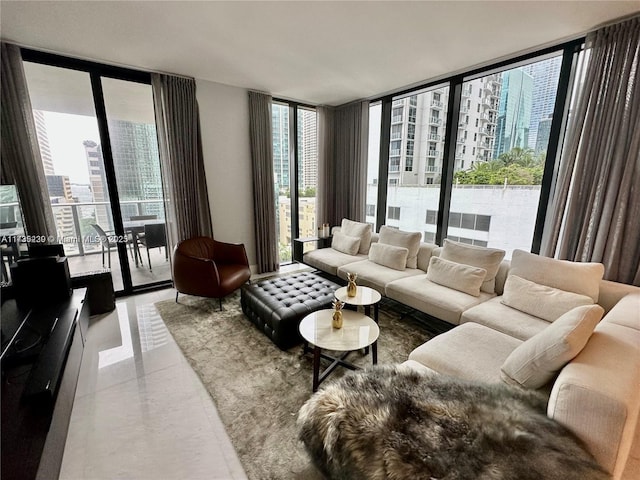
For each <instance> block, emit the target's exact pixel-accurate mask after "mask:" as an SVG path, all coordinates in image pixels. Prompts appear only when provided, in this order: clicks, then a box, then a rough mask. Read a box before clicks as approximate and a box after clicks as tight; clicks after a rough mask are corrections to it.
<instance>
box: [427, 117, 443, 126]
mask: <svg viewBox="0 0 640 480" xmlns="http://www.w3.org/2000/svg"><path fill="white" fill-rule="evenodd" d="M429 123H433V124H435V125H440V124H441V123H442V119H440V118H438V117H431V118H430V119H429Z"/></svg>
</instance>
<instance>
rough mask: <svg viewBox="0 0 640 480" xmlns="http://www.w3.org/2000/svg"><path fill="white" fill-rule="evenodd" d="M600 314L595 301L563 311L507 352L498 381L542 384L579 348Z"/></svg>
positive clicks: (532, 384)
mask: <svg viewBox="0 0 640 480" xmlns="http://www.w3.org/2000/svg"><path fill="white" fill-rule="evenodd" d="M603 314H604V309H603V308H602V307H601V306H600V305H597V304H596V305H583V306H581V307H576V308H574V309H573V310H571V311H569V312H567V313H565V314H564V315H562V316H561V317H560V318H559V319H557V320H556V321H555V322H553V323H552V324H551V325H549V326H548V327H547V328H545V329H544V330H542V331H541V332H540V333H538V334H537V335H534V336H533V337H531V338H530V339H529V340H526V341H525V342H524V343H522V344H521V345H520V346H519V347H518V348H516V349H515V350H514V351H513V352H511V354H510V355H509V356H508V357H507V359H506V360H505V361H504V363H503V364H502V368H501V372H500V376H501V378H502V380H503V381H504V382H505V383H510V384H515V385H519V386H522V387H525V388H541V387H543V386H545V385H546V384H547V383H548V382H549V381H550V380H552V379H553V377H554V376H555V375H556V373H557V372H559V371H560V370H561V369H562V367H564V366H565V365H566V364H567V363H568V362H570V361H571V360H572V359H573V358H575V357H576V355H578V353H580V352H581V351H582V349H583V348H584V346H585V345H586V344H587V342H588V341H589V337H591V334H592V333H593V330H594V328H595V327H596V325H597V324H598V322H599V321H600V319H601V318H602V315H603Z"/></svg>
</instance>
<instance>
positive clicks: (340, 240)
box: [331, 232, 361, 255]
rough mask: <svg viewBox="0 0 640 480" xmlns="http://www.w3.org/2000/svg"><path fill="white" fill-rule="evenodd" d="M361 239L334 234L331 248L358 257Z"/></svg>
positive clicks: (338, 233)
mask: <svg viewBox="0 0 640 480" xmlns="http://www.w3.org/2000/svg"><path fill="white" fill-rule="evenodd" d="M360 241H361V239H360V237H352V236H351V235H345V234H344V233H340V232H337V233H334V234H333V238H332V239H331V248H333V249H334V250H337V251H339V252H342V253H346V254H347V255H356V254H357V253H358V249H359V248H360Z"/></svg>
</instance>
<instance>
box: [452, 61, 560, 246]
mask: <svg viewBox="0 0 640 480" xmlns="http://www.w3.org/2000/svg"><path fill="white" fill-rule="evenodd" d="M561 63H562V55H561V54H558V55H557V56H553V57H552V58H547V59H545V60H541V61H538V62H535V63H531V64H529V65H525V66H521V67H517V68H513V69H510V70H505V71H503V72H499V73H492V74H489V75H486V76H483V77H481V78H475V79H472V80H469V81H466V82H464V83H463V87H462V99H461V104H460V122H459V128H458V137H457V151H456V163H455V174H454V185H453V191H452V194H451V206H450V213H449V225H448V230H447V234H446V236H447V237H448V238H450V239H452V240H456V241H459V242H463V243H467V244H471V245H478V246H489V247H494V248H500V249H503V250H505V251H506V252H507V258H510V257H511V253H512V252H513V250H514V249H516V248H517V249H522V250H526V251H529V250H530V249H531V247H532V241H533V235H534V229H535V223H536V215H537V212H538V203H539V200H540V190H541V184H542V175H543V172H544V165H545V161H546V160H547V159H546V152H547V145H548V143H549V134H550V131H551V121H552V119H553V115H554V106H555V101H556V92H557V89H558V80H559V77H560V67H561ZM550 161H554V159H550Z"/></svg>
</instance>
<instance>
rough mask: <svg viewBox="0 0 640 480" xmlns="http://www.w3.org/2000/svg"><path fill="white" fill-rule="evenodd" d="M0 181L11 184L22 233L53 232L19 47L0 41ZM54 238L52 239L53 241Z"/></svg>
mask: <svg viewBox="0 0 640 480" xmlns="http://www.w3.org/2000/svg"><path fill="white" fill-rule="evenodd" d="M1 89H2V106H1V108H0V110H2V153H1V157H2V173H1V176H2V183H3V184H5V185H7V184H15V185H16V189H17V191H18V197H19V199H20V207H21V208H22V215H23V220H24V226H25V233H27V234H29V235H37V236H44V237H47V238H49V239H51V238H54V239H55V235H56V224H55V221H54V219H53V213H52V212H51V206H50V204H49V192H48V191H47V182H46V180H45V176H44V168H43V166H42V158H41V157H40V147H39V146H38V138H37V134H36V127H35V121H34V119H33V111H32V109H31V100H30V99H29V92H28V90H27V82H26V79H25V75H24V68H23V65H22V56H21V54H20V48H19V47H17V46H15V45H10V44H7V43H4V42H2V87H1ZM54 241H55V240H54Z"/></svg>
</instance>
